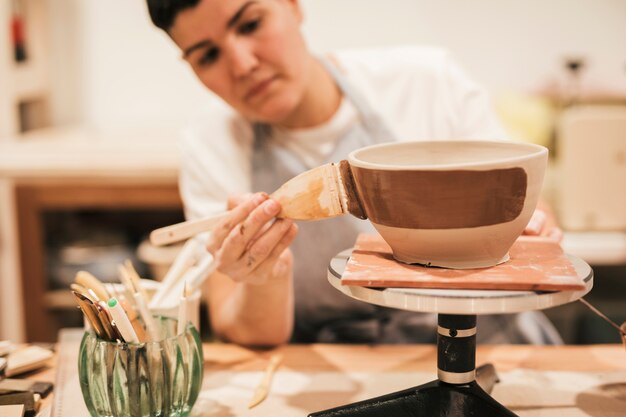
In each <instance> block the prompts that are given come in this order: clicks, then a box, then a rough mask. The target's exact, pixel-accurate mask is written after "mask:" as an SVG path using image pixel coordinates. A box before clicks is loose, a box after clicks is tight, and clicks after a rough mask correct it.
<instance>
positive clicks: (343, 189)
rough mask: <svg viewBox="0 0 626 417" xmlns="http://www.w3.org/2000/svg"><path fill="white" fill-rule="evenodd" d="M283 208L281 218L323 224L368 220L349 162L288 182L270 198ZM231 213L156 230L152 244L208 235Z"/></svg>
mask: <svg viewBox="0 0 626 417" xmlns="http://www.w3.org/2000/svg"><path fill="white" fill-rule="evenodd" d="M270 198H272V199H274V200H276V201H278V202H279V203H280V205H281V207H282V210H281V212H280V213H279V214H278V217H280V218H286V219H293V220H320V219H327V218H330V217H335V216H340V215H342V214H346V213H350V214H352V215H353V216H355V217H358V218H359V219H367V216H366V214H365V211H364V210H363V207H362V203H361V200H360V198H359V196H358V194H357V190H356V186H355V183H354V178H353V176H352V171H351V169H350V164H349V163H348V161H345V160H344V161H341V162H339V163H334V162H332V163H329V164H324V165H321V166H319V167H316V168H313V169H311V170H309V171H306V172H303V173H302V174H300V175H297V176H295V177H294V178H292V179H290V180H289V181H287V182H286V183H285V184H283V185H282V186H281V187H280V188H279V189H278V190H276V191H275V192H274V193H272V194H271V195H270ZM228 213H229V212H225V213H221V214H218V215H215V216H211V217H206V218H203V219H198V220H190V221H186V222H182V223H177V224H174V225H171V226H167V227H163V228H160V229H156V230H154V231H153V232H152V233H150V242H152V244H153V245H157V246H161V245H166V244H169V243H173V242H177V241H180V240H183V239H187V238H189V237H191V236H194V235H197V234H198V233H202V232H206V231H209V230H211V228H212V227H213V226H214V225H215V224H216V223H217V222H219V221H220V220H221V219H223V218H224V217H226V216H227V215H228Z"/></svg>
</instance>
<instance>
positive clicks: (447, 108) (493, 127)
mask: <svg viewBox="0 0 626 417" xmlns="http://www.w3.org/2000/svg"><path fill="white" fill-rule="evenodd" d="M333 58H334V61H333V62H335V63H336V64H337V65H338V66H339V68H340V70H341V71H343V72H344V74H345V75H346V77H347V79H348V81H349V82H350V84H351V85H352V86H353V88H355V89H357V90H358V91H359V93H360V94H361V95H362V96H363V97H364V98H365V99H366V100H367V101H368V102H369V103H370V105H371V106H372V107H373V108H375V109H377V110H378V112H379V115H380V116H381V117H382V119H383V120H384V122H385V123H386V125H387V127H388V128H389V129H390V130H391V131H392V133H393V134H394V136H395V138H396V140H398V141H413V140H446V139H448V140H453V139H484V140H498V139H504V138H505V134H504V131H503V130H502V128H501V126H500V124H499V123H498V121H497V119H496V117H495V114H494V112H493V110H492V108H491V103H490V101H489V98H488V96H487V94H486V92H485V91H484V90H483V89H482V88H481V87H480V86H479V85H477V84H476V83H475V82H473V81H472V80H471V79H470V78H469V77H468V76H467V75H466V74H465V73H464V72H463V71H462V70H461V69H460V68H459V67H458V66H457V65H456V64H455V63H454V62H453V61H452V60H451V59H450V57H449V55H448V54H447V53H446V52H445V51H444V50H441V49H438V48H430V47H428V48H427V47H400V48H393V49H369V50H349V51H342V52H337V53H334V54H333ZM354 123H359V114H358V112H357V111H356V109H355V108H354V106H352V104H351V103H350V102H349V101H348V100H347V99H345V98H344V100H343V101H342V104H341V106H340V108H339V110H338V111H337V112H336V113H335V115H333V117H332V118H331V119H330V120H329V121H327V122H326V123H324V124H322V125H320V126H315V127H313V128H307V129H297V130H288V129H282V128H273V130H272V139H273V140H276V141H277V142H278V143H281V144H283V146H285V147H286V148H288V149H289V150H290V151H291V152H293V153H294V154H295V155H297V156H298V157H299V158H300V159H301V160H302V161H303V162H304V163H305V165H307V166H308V167H310V168H313V167H315V166H317V165H319V164H320V163H321V161H324V159H325V156H327V155H329V154H330V152H331V151H332V150H333V148H334V146H335V144H336V143H337V141H338V140H339V139H340V138H341V136H342V133H343V132H345V131H347V130H348V129H350V127H352V126H353V124H354ZM252 146H253V132H252V127H251V124H250V123H249V122H248V121H246V120H244V119H243V118H242V117H241V116H239V115H238V114H236V113H235V112H234V111H233V110H231V109H230V108H228V107H227V106H226V105H222V104H216V103H212V105H211V108H210V109H207V110H206V111H204V112H201V113H200V114H199V115H198V116H197V117H195V118H194V120H192V122H191V123H190V124H189V126H188V127H187V128H186V129H185V130H184V132H183V135H182V142H181V172H180V191H181V196H182V199H183V202H184V204H185V212H186V216H187V218H189V219H194V218H198V217H203V216H207V215H210V214H212V213H216V212H220V211H223V210H224V209H225V208H226V200H227V198H228V197H229V196H230V195H233V194H240V193H246V192H250V191H251V190H250V187H251V185H250V184H251V178H250V175H251V155H252V151H253V148H252ZM265 191H267V192H272V191H274V190H265Z"/></svg>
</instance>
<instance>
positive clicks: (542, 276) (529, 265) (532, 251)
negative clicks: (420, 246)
mask: <svg viewBox="0 0 626 417" xmlns="http://www.w3.org/2000/svg"><path fill="white" fill-rule="evenodd" d="M509 254H510V256H511V259H510V260H509V261H507V262H505V263H503V264H500V265H496V266H493V267H490V268H481V269H464V270H459V269H444V268H432V267H431V268H428V267H424V266H420V265H407V264H404V263H401V262H397V261H396V260H394V258H393V256H392V254H391V248H390V247H389V245H387V243H386V242H385V241H384V240H383V239H382V238H381V237H380V236H378V235H369V234H361V235H359V237H358V239H357V241H356V244H355V246H354V250H353V252H352V255H351V256H350V260H349V261H348V264H347V265H346V269H345V272H344V274H343V276H342V278H341V284H342V285H359V286H366V287H384V288H390V287H391V288H451V289H466V290H467V289H480V290H523V291H562V290H582V289H584V288H585V285H584V283H583V280H582V278H580V277H578V276H577V274H576V270H575V269H574V267H573V266H572V264H571V262H570V261H569V260H568V259H567V256H566V255H565V254H564V253H563V250H562V249H561V246H560V245H559V244H558V243H557V242H554V241H552V240H549V239H544V238H539V237H526V236H521V237H519V238H518V239H517V241H516V242H515V243H514V244H513V247H511V249H510V251H509Z"/></svg>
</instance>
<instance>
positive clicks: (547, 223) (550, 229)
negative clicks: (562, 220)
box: [524, 205, 563, 242]
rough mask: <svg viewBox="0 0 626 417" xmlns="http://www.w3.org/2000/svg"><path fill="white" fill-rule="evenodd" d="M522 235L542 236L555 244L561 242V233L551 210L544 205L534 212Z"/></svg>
mask: <svg viewBox="0 0 626 417" xmlns="http://www.w3.org/2000/svg"><path fill="white" fill-rule="evenodd" d="M524 234H525V235H532V236H543V237H547V238H549V239H552V240H554V241H556V242H560V241H561V240H563V231H562V230H561V228H560V227H559V226H558V224H557V222H556V218H555V217H554V214H553V213H552V210H550V208H549V207H547V206H545V205H544V207H542V208H538V209H536V210H535V212H534V213H533V215H532V217H531V218H530V221H529V222H528V225H526V228H525V229H524Z"/></svg>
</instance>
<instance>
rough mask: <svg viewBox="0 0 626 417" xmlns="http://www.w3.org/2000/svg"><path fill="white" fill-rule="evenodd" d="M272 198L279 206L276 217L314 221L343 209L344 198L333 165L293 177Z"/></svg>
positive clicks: (333, 215) (339, 213)
mask: <svg viewBox="0 0 626 417" xmlns="http://www.w3.org/2000/svg"><path fill="white" fill-rule="evenodd" d="M271 197H272V198H273V199H275V200H277V201H278V202H279V203H280V204H281V206H282V211H281V212H280V214H279V217H284V218H289V219H294V220H317V219H323V218H328V217H335V216H339V215H342V214H344V213H345V212H346V211H345V209H344V208H345V207H346V201H347V197H346V195H345V191H344V190H343V184H341V179H340V174H339V168H338V166H337V165H335V164H325V165H322V166H319V167H317V168H313V169H312V170H310V171H307V172H304V173H302V174H300V175H298V176H296V177H294V178H292V179H291V180H289V181H287V182H286V183H285V184H283V185H282V186H281V187H280V188H279V189H278V190H276V191H275V192H274V193H273V194H272V195H271Z"/></svg>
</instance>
